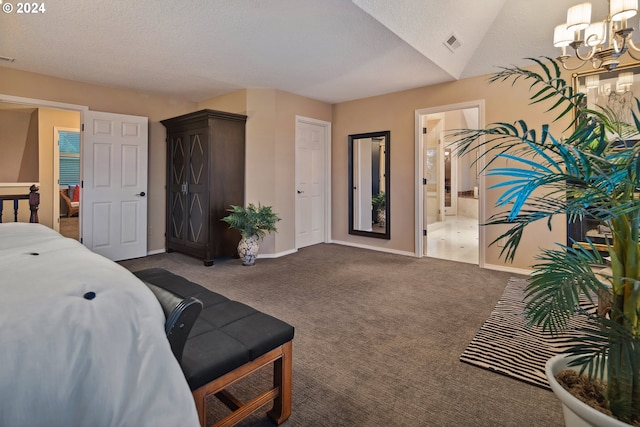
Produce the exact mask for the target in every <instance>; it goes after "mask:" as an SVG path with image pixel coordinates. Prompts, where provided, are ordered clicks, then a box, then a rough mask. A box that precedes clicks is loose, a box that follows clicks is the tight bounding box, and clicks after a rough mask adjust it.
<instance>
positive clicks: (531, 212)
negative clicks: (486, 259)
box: [454, 58, 640, 425]
mask: <svg viewBox="0 0 640 427" xmlns="http://www.w3.org/2000/svg"><path fill="white" fill-rule="evenodd" d="M533 61H534V62H535V64H533V65H534V66H535V67H532V68H531V69H523V68H519V67H509V68H502V69H501V71H499V72H498V73H496V74H495V75H494V76H492V78H491V82H492V83H493V82H503V81H511V83H512V84H515V83H517V82H518V81H524V82H526V83H528V84H529V93H530V95H529V100H530V101H531V103H539V102H550V105H551V107H550V108H549V110H547V112H548V113H550V114H551V115H552V119H553V120H554V121H557V120H559V119H561V118H563V117H564V118H565V120H566V119H569V118H570V119H571V120H568V121H569V122H570V125H569V127H567V128H566V129H564V130H563V131H562V134H561V135H553V134H552V132H551V127H550V126H549V125H546V124H545V125H543V126H542V127H541V128H540V129H539V130H537V129H531V128H529V127H528V126H527V124H526V122H525V121H524V120H520V121H517V122H516V123H515V124H511V123H492V124H490V125H488V126H487V127H486V128H485V129H463V130H460V131H456V132H454V133H455V135H456V139H457V140H456V143H455V144H456V152H457V153H458V154H465V153H469V152H470V151H471V150H474V149H477V148H478V147H484V148H485V150H486V151H485V152H484V154H483V156H484V158H485V159H486V160H487V162H486V166H485V168H484V170H483V173H485V174H486V175H487V176H494V177H500V178H501V182H500V183H499V184H496V185H494V186H493V187H491V188H499V189H500V190H501V195H500V196H499V197H498V198H497V201H496V206H497V207H499V208H501V209H502V211H501V212H499V213H497V214H495V215H492V216H491V217H490V218H489V220H488V221H487V224H488V225H500V226H503V227H504V226H506V227H507V228H506V229H507V231H505V232H504V233H502V234H501V235H500V236H499V237H498V238H496V239H495V240H494V241H493V242H492V244H495V243H497V242H498V241H503V242H505V245H504V248H503V249H502V251H501V253H500V255H501V257H503V258H504V259H505V260H507V261H513V259H514V255H515V253H516V249H517V248H518V246H519V244H520V241H521V237H522V234H523V231H524V230H525V228H526V227H527V226H528V225H529V224H532V223H534V222H537V221H547V224H548V227H549V228H551V221H550V220H551V218H552V217H554V216H556V215H565V216H566V218H567V221H568V222H569V223H572V222H575V221H582V220H586V219H589V220H592V221H595V222H597V223H599V224H602V225H604V226H606V227H608V229H609V230H610V235H609V237H607V238H606V241H605V242H604V244H602V245H601V246H600V247H598V245H597V244H596V243H594V242H592V241H590V240H589V239H588V238H587V239H586V241H585V242H582V243H579V242H571V241H570V242H558V244H557V246H556V247H554V248H551V249H544V250H542V251H541V253H540V254H539V255H538V256H537V259H536V264H535V265H533V273H532V275H531V277H530V280H529V284H528V287H527V289H526V296H525V302H526V309H525V315H526V316H527V318H528V320H529V322H530V324H533V325H537V326H539V327H541V328H542V329H543V330H545V331H550V332H552V333H557V332H561V331H563V330H564V329H565V328H566V327H567V325H568V322H569V320H570V319H571V318H572V317H573V316H584V317H585V318H586V324H587V326H586V327H584V328H581V330H580V332H581V334H582V337H581V338H576V339H573V340H572V342H571V343H570V344H571V346H570V348H569V349H568V350H567V351H566V353H565V354H564V355H563V357H562V358H560V360H559V361H558V360H553V361H550V362H548V363H547V375H548V376H549V381H550V382H551V383H552V387H553V386H554V382H555V378H552V377H554V376H555V374H556V373H557V372H558V371H559V370H561V369H562V368H564V367H573V369H575V370H578V371H579V372H581V373H584V374H585V375H587V376H588V377H589V378H593V379H599V380H601V381H605V382H606V387H605V396H604V397H605V399H606V406H608V409H609V410H610V411H611V413H612V414H613V417H615V418H617V419H619V420H622V421H624V422H627V423H632V422H637V421H639V420H640V329H639V328H640V325H639V320H640V319H639V317H640V263H639V261H640V246H639V242H638V227H639V226H640V200H639V195H640V193H639V191H640V144H634V143H629V138H636V139H637V138H638V134H639V133H640V119H639V118H638V117H636V115H635V114H634V115H633V117H634V123H631V124H629V123H623V122H622V121H620V120H619V119H618V118H617V117H616V114H615V113H614V112H613V111H612V110H611V109H608V108H606V107H604V108H599V109H597V110H593V109H588V108H587V107H586V103H585V102H584V101H585V98H584V97H585V95H584V94H583V93H579V92H576V91H575V90H574V89H573V88H572V87H571V85H569V84H567V82H566V81H565V80H563V78H562V75H561V72H560V68H559V66H558V63H557V62H556V61H554V60H552V59H550V58H542V59H533ZM536 64H537V65H536ZM532 70H540V71H532ZM635 105H636V107H637V108H640V102H638V101H637V100H636V101H635ZM572 114H573V115H572ZM498 159H503V160H508V162H509V163H508V164H507V166H504V167H502V166H498V164H497V163H496V160H498ZM598 249H599V250H600V251H604V253H605V255H606V256H605V257H603V256H602V255H601V253H600V252H599V250H598ZM603 258H604V259H603ZM606 258H609V260H607V259H606ZM607 264H608V265H609V269H605V270H599V267H597V266H604V265H607ZM581 294H582V295H586V296H587V298H588V299H590V300H591V302H592V303H593V304H594V305H596V304H597V303H598V302H600V304H601V307H603V306H604V307H606V309H601V310H597V311H596V312H593V311H590V312H584V311H581V310H579V309H577V307H578V304H579V297H580V295H581ZM554 359H558V358H554ZM555 363H560V364H561V366H555V365H554V364H555ZM554 390H555V389H554ZM580 405H582V406H580ZM583 406H585V405H584V404H582V403H581V402H578V403H576V402H575V401H571V402H570V403H565V421H566V422H569V418H570V416H569V417H568V416H567V411H566V409H567V408H571V409H573V410H574V412H577V413H578V417H580V418H582V419H586V417H587V416H586V415H584V413H587V412H589V411H587V410H586V409H584V408H583ZM576 408H577V409H576ZM596 412H597V411H596ZM597 414H598V415H596V420H589V421H587V423H588V424H586V425H603V424H602V419H607V420H608V421H607V422H611V423H612V424H609V425H625V424H624V423H622V422H620V421H618V420H614V419H613V418H611V417H606V416H604V415H603V414H602V413H600V412H597ZM598 417H601V418H598ZM616 423H618V424H616ZM580 425H585V424H584V422H582V424H580Z"/></svg>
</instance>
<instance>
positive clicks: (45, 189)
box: [38, 108, 80, 228]
mask: <svg viewBox="0 0 640 427" xmlns="http://www.w3.org/2000/svg"><path fill="white" fill-rule="evenodd" d="M54 127H64V128H76V129H77V128H80V113H78V112H75V111H64V110H56V109H51V108H39V109H38V146H39V148H38V161H39V164H40V167H39V169H40V209H39V210H38V217H39V219H40V223H41V224H44V225H46V226H48V227H52V228H54V221H56V222H57V219H56V218H54V210H55V208H54V205H56V204H57V205H58V206H60V195H59V194H58V193H54V192H53V189H54V183H55V182H57V180H58V177H57V176H56V175H55V174H54V165H53V156H54V150H56V149H57V146H56V144H55V135H54V129H53V128H54Z"/></svg>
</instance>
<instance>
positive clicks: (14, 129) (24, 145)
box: [0, 108, 38, 182]
mask: <svg viewBox="0 0 640 427" xmlns="http://www.w3.org/2000/svg"><path fill="white" fill-rule="evenodd" d="M33 113H34V111H33V109H32V108H29V109H15V110H14V109H11V110H0V129H2V132H0V182H37V181H38V151H37V148H38V147H37V134H36V135H34V133H35V132H34V131H36V132H37V124H38V122H37V118H36V119H35V120H33V121H32V114H33ZM34 145H35V147H34Z"/></svg>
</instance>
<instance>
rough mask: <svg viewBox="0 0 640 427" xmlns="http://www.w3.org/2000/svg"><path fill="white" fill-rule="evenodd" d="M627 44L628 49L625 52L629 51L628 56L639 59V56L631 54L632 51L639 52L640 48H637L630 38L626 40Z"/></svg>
mask: <svg viewBox="0 0 640 427" xmlns="http://www.w3.org/2000/svg"><path fill="white" fill-rule="evenodd" d="M627 44H628V45H629V49H628V50H627V52H629V56H631V57H632V58H633V59H635V60H636V61H640V58H636V57H635V56H633V54H634V53H637V54H640V49H639V48H638V46H636V45H635V43H634V42H633V40H631V38H629V39H628V40H627Z"/></svg>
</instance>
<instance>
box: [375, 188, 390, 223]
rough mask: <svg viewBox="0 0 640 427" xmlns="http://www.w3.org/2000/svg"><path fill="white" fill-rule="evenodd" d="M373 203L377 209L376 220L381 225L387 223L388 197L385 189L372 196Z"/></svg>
mask: <svg viewBox="0 0 640 427" xmlns="http://www.w3.org/2000/svg"><path fill="white" fill-rule="evenodd" d="M371 204H373V209H374V210H375V211H376V220H377V221H378V225H379V226H380V227H386V225H387V197H386V195H385V193H384V191H381V192H379V193H378V194H376V195H375V196H373V197H372V198H371Z"/></svg>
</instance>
